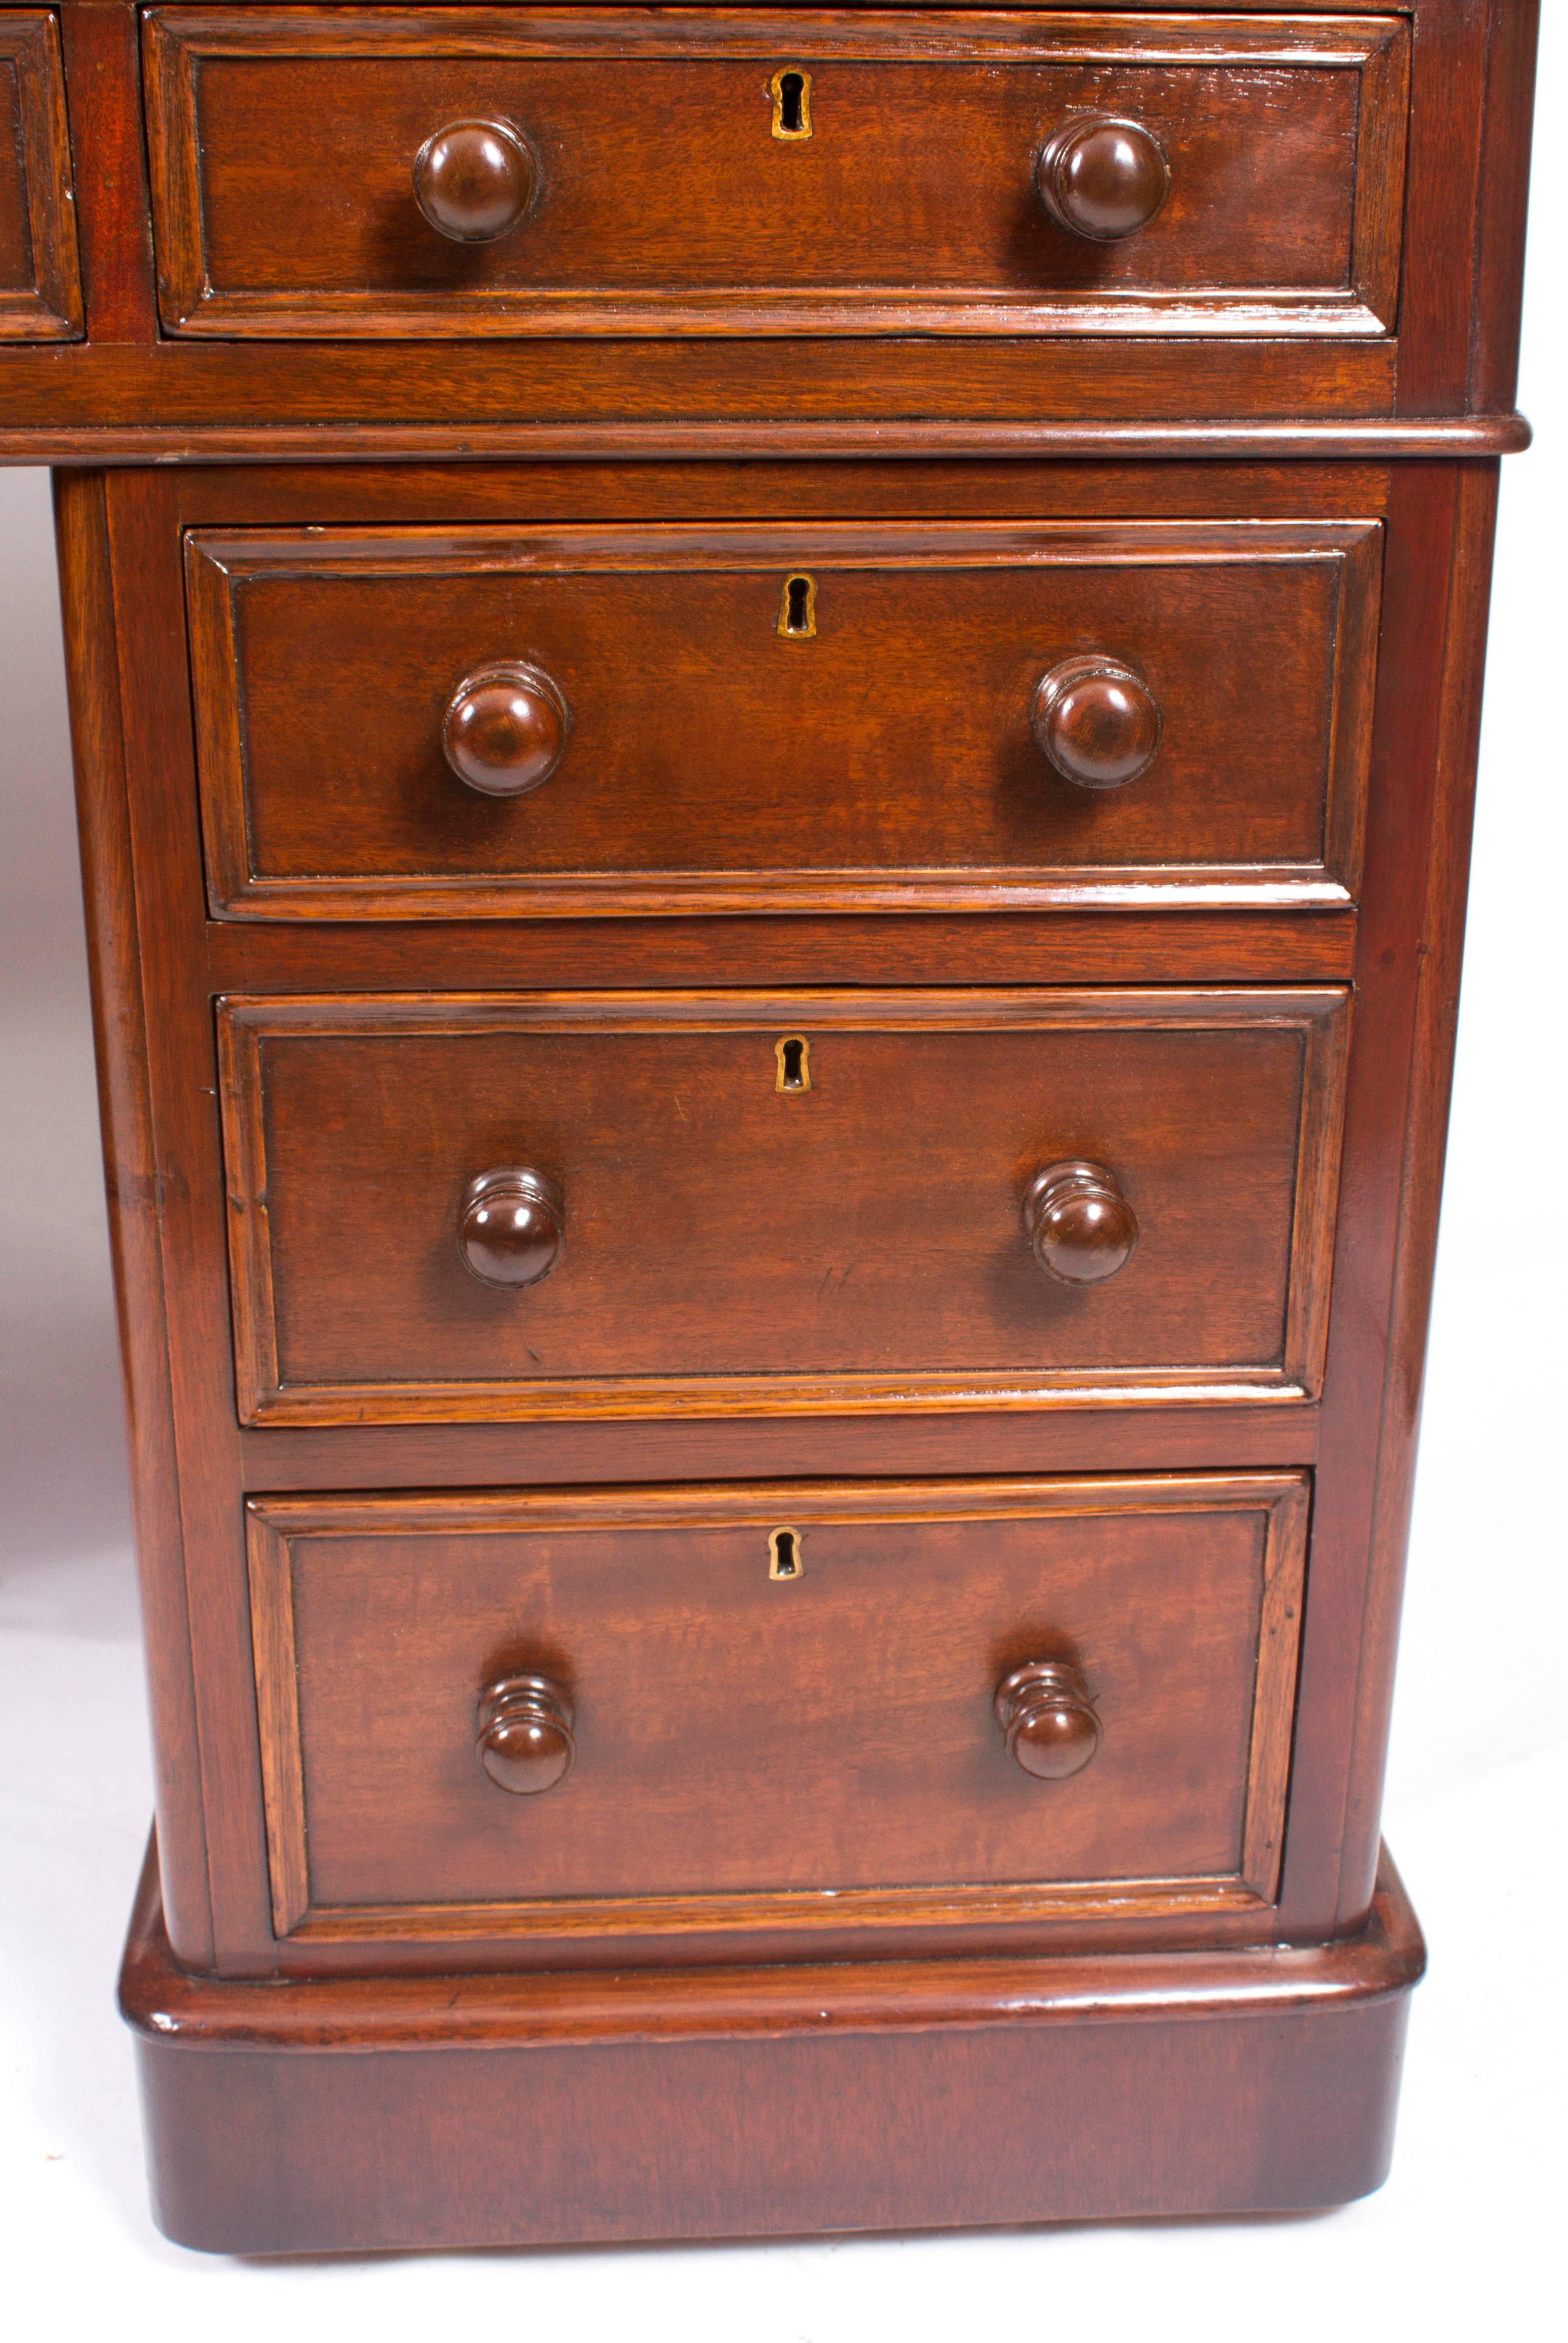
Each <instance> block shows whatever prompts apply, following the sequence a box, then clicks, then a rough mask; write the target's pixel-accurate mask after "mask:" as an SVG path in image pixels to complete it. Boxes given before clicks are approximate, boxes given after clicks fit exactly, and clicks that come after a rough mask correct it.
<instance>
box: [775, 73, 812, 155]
mask: <svg viewBox="0 0 1568 2343" xmlns="http://www.w3.org/2000/svg"><path fill="white" fill-rule="evenodd" d="M768 87H769V92H770V93H771V96H772V99H773V136H774V137H775V138H809V136H811V76H810V75H809V73H801V72H799V69H798V68H797V67H796V66H794V65H790V66H789V67H788V68H787V69H781V70H780V71H779V72H778V73H776V74H775V75H774V76H773V78H772V80H771V81H770V82H769V85H768Z"/></svg>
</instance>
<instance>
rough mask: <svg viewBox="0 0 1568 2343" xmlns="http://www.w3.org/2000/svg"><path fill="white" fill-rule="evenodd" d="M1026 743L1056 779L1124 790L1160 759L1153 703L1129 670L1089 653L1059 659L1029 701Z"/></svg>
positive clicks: (1156, 710) (1158, 714) (1157, 705)
mask: <svg viewBox="0 0 1568 2343" xmlns="http://www.w3.org/2000/svg"><path fill="white" fill-rule="evenodd" d="M1032 721H1033V725H1034V737H1035V739H1037V740H1038V741H1039V743H1040V747H1041V749H1044V751H1045V753H1046V755H1047V756H1048V757H1049V758H1050V761H1051V763H1052V764H1053V765H1054V766H1055V767H1056V769H1057V771H1058V772H1059V773H1060V775H1061V776H1062V779H1064V780H1069V781H1076V782H1077V784H1078V786H1079V788H1080V789H1125V788H1126V786H1127V784H1128V782H1129V781H1135V780H1137V779H1138V778H1139V776H1140V774H1141V773H1146V772H1147V771H1148V770H1149V768H1150V766H1151V764H1152V763H1153V762H1154V759H1155V758H1156V757H1157V756H1158V755H1159V753H1160V736H1161V732H1162V731H1163V729H1164V719H1163V718H1162V717H1161V712H1160V702H1159V701H1158V700H1157V699H1155V697H1154V694H1153V693H1152V692H1151V690H1150V689H1149V686H1148V685H1147V683H1145V681H1144V680H1143V678H1142V677H1141V675H1140V674H1139V673H1138V671H1137V669H1135V668H1131V667H1125V666H1123V665H1122V663H1121V660H1119V659H1105V658H1103V657H1101V654H1100V653H1098V652H1095V651H1089V652H1086V653H1084V654H1082V655H1081V656H1080V657H1079V658H1077V659H1062V660H1061V661H1060V663H1059V664H1058V665H1057V666H1056V667H1053V668H1052V669H1051V670H1050V674H1049V675H1047V676H1043V677H1042V678H1041V679H1040V689H1039V690H1038V691H1037V692H1036V693H1035V695H1034V713H1033V719H1032Z"/></svg>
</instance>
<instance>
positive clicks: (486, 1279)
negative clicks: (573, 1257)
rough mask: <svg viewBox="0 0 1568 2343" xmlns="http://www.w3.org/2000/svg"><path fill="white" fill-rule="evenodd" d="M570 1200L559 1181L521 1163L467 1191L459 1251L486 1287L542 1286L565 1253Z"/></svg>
mask: <svg viewBox="0 0 1568 2343" xmlns="http://www.w3.org/2000/svg"><path fill="white" fill-rule="evenodd" d="M565 1242H566V1200H565V1198H564V1197H563V1196H562V1194H561V1192H560V1190H559V1189H558V1187H557V1185H556V1183H555V1182H554V1181H553V1180H547V1179H546V1177H545V1175H544V1173H543V1172H530V1171H528V1170H527V1169H526V1168H525V1167H524V1166H522V1165H519V1164H515V1163H508V1164H503V1165H502V1166H501V1167H500V1168H499V1169H498V1171H495V1172H480V1173H479V1174H478V1176H477V1179H473V1180H470V1181H469V1182H468V1184H467V1187H466V1188H465V1189H464V1191H463V1210H462V1216H461V1219H460V1221H459V1222H458V1229H457V1250H458V1252H460V1253H461V1254H462V1256H463V1260H464V1263H465V1265H466V1266H467V1268H469V1269H471V1270H472V1271H473V1272H474V1275H475V1276H476V1277H477V1278H478V1279H479V1280H480V1281H481V1282H482V1283H483V1284H486V1285H537V1284H538V1282H539V1280H540V1278H541V1277H545V1276H548V1273H549V1272H550V1271H551V1270H552V1269H554V1267H555V1265H556V1263H557V1262H558V1261H559V1259H560V1257H561V1250H562V1247H563V1245H564V1243H565Z"/></svg>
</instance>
